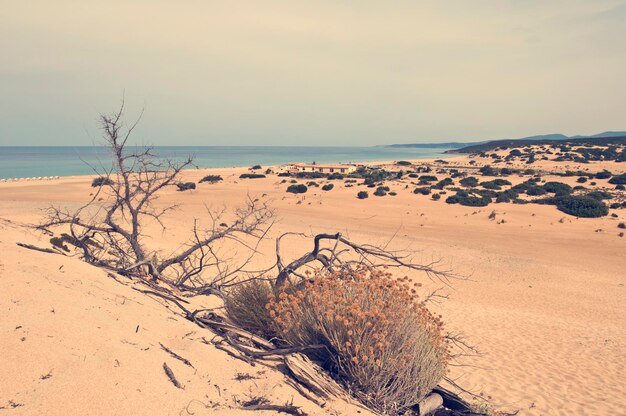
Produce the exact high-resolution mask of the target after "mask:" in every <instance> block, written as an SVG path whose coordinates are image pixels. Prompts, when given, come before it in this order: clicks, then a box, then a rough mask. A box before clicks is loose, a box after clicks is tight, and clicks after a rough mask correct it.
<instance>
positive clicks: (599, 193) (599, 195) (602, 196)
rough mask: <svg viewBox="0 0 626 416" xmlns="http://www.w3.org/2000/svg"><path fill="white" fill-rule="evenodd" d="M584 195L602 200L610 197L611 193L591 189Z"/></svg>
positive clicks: (611, 196)
mask: <svg viewBox="0 0 626 416" xmlns="http://www.w3.org/2000/svg"><path fill="white" fill-rule="evenodd" d="M586 196H588V197H589V198H593V199H597V200H598V201H602V200H603V199H611V198H613V195H611V194H610V193H608V192H606V191H592V192H589V193H588V194H587V195H586Z"/></svg>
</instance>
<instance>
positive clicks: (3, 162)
mask: <svg viewBox="0 0 626 416" xmlns="http://www.w3.org/2000/svg"><path fill="white" fill-rule="evenodd" d="M445 150H447V149H444V148H393V147H383V146H372V147H297V146H157V147H155V152H156V154H157V155H158V156H159V157H162V158H170V159H179V158H183V157H186V156H188V155H193V156H194V157H195V164H196V166H198V167H200V168H223V167H233V166H252V165H257V164H258V165H261V166H266V165H277V164H281V163H287V162H313V161H315V162H318V163H325V162H346V163H347V162H370V161H376V160H402V159H428V158H433V157H435V158H444V157H446V156H449V155H445V154H444V153H443V152H444V151H445ZM108 160H109V153H108V149H107V148H105V147H97V146H91V147H0V179H8V178H30V177H37V176H72V175H89V174H93V173H94V171H93V168H92V167H98V166H104V167H110V162H108Z"/></svg>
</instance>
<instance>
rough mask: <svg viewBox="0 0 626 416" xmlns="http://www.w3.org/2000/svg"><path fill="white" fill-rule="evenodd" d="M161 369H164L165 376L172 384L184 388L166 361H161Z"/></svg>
mask: <svg viewBox="0 0 626 416" xmlns="http://www.w3.org/2000/svg"><path fill="white" fill-rule="evenodd" d="M163 370H165V375H167V378H169V379H170V381H171V382H172V384H173V385H174V386H176V387H178V388H179V389H182V388H184V387H183V385H182V384H180V382H179V381H178V379H176V376H175V375H174V372H173V371H172V369H171V368H170V367H169V366H168V365H167V364H166V363H163Z"/></svg>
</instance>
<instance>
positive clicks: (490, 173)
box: [478, 165, 498, 176]
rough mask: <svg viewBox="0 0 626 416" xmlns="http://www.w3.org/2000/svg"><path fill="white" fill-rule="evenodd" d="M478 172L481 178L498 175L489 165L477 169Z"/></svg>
mask: <svg viewBox="0 0 626 416" xmlns="http://www.w3.org/2000/svg"><path fill="white" fill-rule="evenodd" d="M478 171H479V172H480V173H482V175H483V176H496V175H498V172H497V171H496V170H495V169H494V168H492V167H491V166H489V165H486V166H483V167H482V168H480V169H478Z"/></svg>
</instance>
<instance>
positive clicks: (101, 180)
mask: <svg viewBox="0 0 626 416" xmlns="http://www.w3.org/2000/svg"><path fill="white" fill-rule="evenodd" d="M105 185H108V186H110V185H113V181H112V180H111V179H110V178H107V177H106V176H99V177H97V178H94V180H93V181H91V186H92V187H93V188H97V187H99V186H105Z"/></svg>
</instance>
